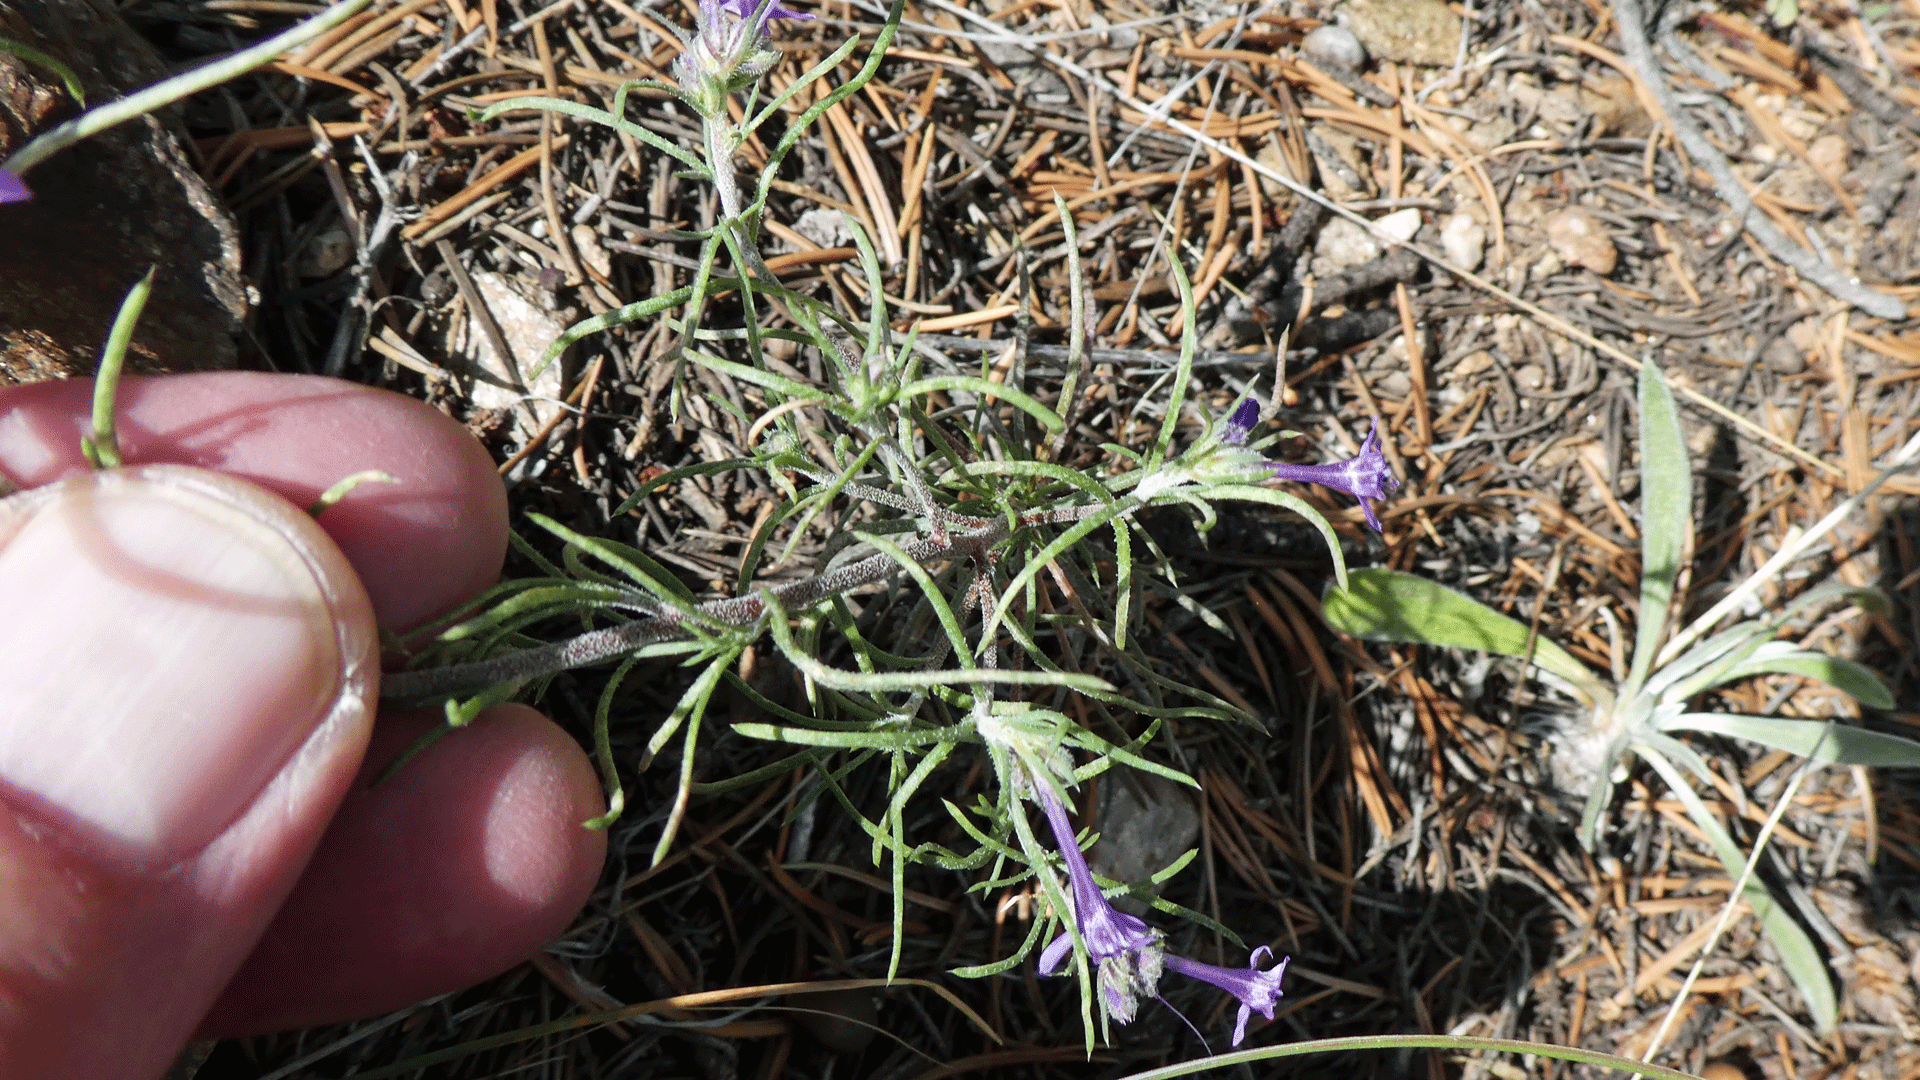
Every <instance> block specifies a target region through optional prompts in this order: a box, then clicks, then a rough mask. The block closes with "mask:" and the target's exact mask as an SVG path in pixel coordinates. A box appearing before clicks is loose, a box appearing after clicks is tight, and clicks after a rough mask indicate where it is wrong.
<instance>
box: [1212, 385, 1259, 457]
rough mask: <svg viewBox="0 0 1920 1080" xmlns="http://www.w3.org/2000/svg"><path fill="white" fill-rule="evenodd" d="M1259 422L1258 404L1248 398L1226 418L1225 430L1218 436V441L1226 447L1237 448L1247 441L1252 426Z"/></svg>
mask: <svg viewBox="0 0 1920 1080" xmlns="http://www.w3.org/2000/svg"><path fill="white" fill-rule="evenodd" d="M1259 420H1260V403H1259V402H1258V401H1255V400H1254V399H1253V398H1251V397H1249V398H1247V400H1245V401H1243V402H1241V403H1240V407H1239V408H1237V409H1235V410H1233V415H1232V416H1230V417H1228V418H1227V430H1226V433H1225V434H1223V435H1221V436H1220V441H1221V442H1223V443H1226V444H1227V445H1228V446H1239V445H1240V444H1241V443H1243V442H1246V441H1247V436H1248V435H1250V434H1252V432H1253V425H1254V424H1256V423H1258V422H1259Z"/></svg>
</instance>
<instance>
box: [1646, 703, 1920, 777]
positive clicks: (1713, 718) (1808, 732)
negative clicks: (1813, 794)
mask: <svg viewBox="0 0 1920 1080" xmlns="http://www.w3.org/2000/svg"><path fill="white" fill-rule="evenodd" d="M1660 726H1661V728H1662V729H1663V730H1666V731H1700V732H1705V733H1707V734H1710V735H1730V736H1732V737H1733V738H1736V739H1746V740H1747V741H1749V742H1757V743H1759V744H1760V745H1762V746H1771V747H1773V748H1774V749H1776V750H1785V751H1787V752H1788V753H1790V754H1799V755H1800V756H1801V757H1810V758H1812V759H1813V760H1815V761H1826V762H1833V763H1835V764H1839V765H1874V766H1879V767H1883V768H1906V769H1912V768H1920V742H1915V741H1914V740H1912V739H1903V738H1901V737H1900V736H1898V735H1886V734H1882V733H1881V732H1878V731H1868V730H1867V729H1866V728H1857V727H1851V726H1849V725H1846V724H1840V723H1835V722H1828V721H1821V720H1793V719H1789V718H1786V717H1779V716H1744V715H1741V714H1738V713H1681V714H1680V715H1678V716H1676V717H1673V718H1672V719H1670V720H1667V721H1665V722H1663V723H1662V724H1661V725H1660Z"/></svg>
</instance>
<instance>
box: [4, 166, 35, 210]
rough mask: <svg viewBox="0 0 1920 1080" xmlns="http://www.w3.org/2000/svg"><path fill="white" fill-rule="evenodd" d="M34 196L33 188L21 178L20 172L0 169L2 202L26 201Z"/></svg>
mask: <svg viewBox="0 0 1920 1080" xmlns="http://www.w3.org/2000/svg"><path fill="white" fill-rule="evenodd" d="M31 198H33V189H32V188H30V187H28V186H27V182H26V181H25V180H22V179H21V178H20V174H19V173H16V172H12V171H10V170H7V169H0V203H10V202H26V201H27V200H28V199H31Z"/></svg>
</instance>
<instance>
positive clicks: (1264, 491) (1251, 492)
mask: <svg viewBox="0 0 1920 1080" xmlns="http://www.w3.org/2000/svg"><path fill="white" fill-rule="evenodd" d="M1198 494H1199V495H1200V496H1201V497H1202V498H1206V499H1232V500H1234V501H1236V502H1257V503H1265V504H1267V505H1268V506H1279V507H1284V508H1286V509H1288V510H1291V511H1293V512H1294V513H1296V514H1298V515H1300V517H1301V518H1303V519H1304V520H1305V521H1306V523H1307V524H1309V525H1311V526H1313V527H1314V528H1316V529H1318V530H1320V538H1321V539H1323V540H1325V541H1326V542H1327V554H1328V555H1330V556H1332V558H1333V583H1334V584H1335V585H1338V586H1339V587H1340V588H1342V589H1344V588H1347V587H1348V582H1347V557H1346V556H1345V555H1342V554H1341V553H1340V537H1339V535H1338V534H1336V533H1335V532H1334V531H1333V526H1332V525H1331V524H1329V523H1328V521H1327V519H1326V518H1325V517H1323V516H1321V514H1320V511H1318V510H1315V509H1314V508H1313V507H1312V506H1310V505H1308V503H1307V501H1306V500H1305V499H1302V498H1301V497H1300V496H1298V495H1295V494H1293V493H1292V492H1290V491H1281V490H1280V489H1279V488H1270V487H1258V486H1255V485H1253V484H1207V485H1204V486H1202V487H1201V488H1199V489H1198Z"/></svg>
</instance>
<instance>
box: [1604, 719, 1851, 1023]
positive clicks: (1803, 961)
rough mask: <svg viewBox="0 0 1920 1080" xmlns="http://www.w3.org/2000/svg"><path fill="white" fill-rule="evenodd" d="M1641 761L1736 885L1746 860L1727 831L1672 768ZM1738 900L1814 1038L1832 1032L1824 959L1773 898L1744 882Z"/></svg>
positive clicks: (1651, 759) (1833, 1007) (1833, 1009)
mask: <svg viewBox="0 0 1920 1080" xmlns="http://www.w3.org/2000/svg"><path fill="white" fill-rule="evenodd" d="M1641 756H1643V757H1645V758H1646V759H1647V764H1649V765H1652V766H1653V768H1654V770H1655V771H1656V772H1658V773H1659V774H1660V777H1661V779H1663V780H1665V781H1666V782H1667V787H1668V788H1670V789H1671V790H1672V791H1673V793H1674V794H1675V795H1677V796H1679V798H1680V801H1681V803H1683V804H1684V805H1685V806H1686V808H1687V816H1689V817H1691V818H1693V823H1694V824H1695V825H1698V826H1700V831H1701V832H1703V833H1705V834H1706V835H1707V840H1708V842H1709V843H1711V844H1712V845H1713V850H1714V853H1715V854H1716V855H1718V856H1719V858H1720V863H1721V865H1723V866H1725V867H1726V868H1727V873H1728V874H1729V875H1730V876H1731V877H1732V878H1733V879H1734V880H1735V881H1738V880H1740V877H1741V875H1742V874H1743V873H1744V872H1745V869H1746V865H1747V856H1746V855H1745V854H1743V853H1742V852H1741V850H1740V846H1739V845H1738V844H1735V843H1734V842H1733V837H1731V836H1728V835H1727V830H1726V829H1724V828H1722V827H1721V825H1720V819H1718V818H1716V817H1714V816H1713V811H1711V810H1709V809H1707V805H1706V804H1705V803H1703V802H1701V801H1700V796H1699V795H1697V794H1695V792H1694V790H1693V787H1692V785H1690V784H1688V783H1687V781H1686V778H1685V777H1683V776H1681V775H1680V773H1679V771H1678V770H1676V769H1675V768H1674V767H1673V763H1672V762H1670V761H1668V760H1666V759H1665V758H1663V757H1661V756H1660V755H1659V754H1657V753H1649V752H1647V751H1645V750H1642V751H1641ZM1740 895H1741V898H1742V899H1744V900H1746V902H1747V904H1748V905H1749V906H1751V907H1752V908H1753V913H1754V916H1755V917H1756V918H1758V919H1759V920H1760V929H1761V931H1762V932H1763V933H1765V934H1766V935H1767V938H1768V940H1770V941H1772V942H1773V947H1774V950H1775V951H1776V952H1778V953H1779V954H1780V966H1781V967H1783V968H1785V969H1786V971H1787V977H1788V978H1790V979H1792V980H1793V984H1794V986H1796V987H1798V988H1799V990H1800V997H1801V999H1802V1000H1804V1001H1805V1002H1806V1004H1807V1011H1808V1012H1809V1013H1811V1014H1812V1015H1813V1019H1814V1023H1815V1025H1816V1026H1817V1027H1818V1028H1819V1030H1820V1034H1822V1035H1825V1034H1827V1033H1828V1032H1830V1031H1832V1030H1833V1025H1834V1024H1835V1023H1836V1022H1838V1020H1839V1018H1840V1007H1839V1004H1838V1002H1837V1001H1836V1000H1835V999H1834V994H1833V979H1832V976H1831V975H1829V974H1828V973H1827V964H1826V958H1825V957H1823V956H1821V955H1820V950H1819V949H1817V948H1815V947H1814V944H1813V940H1812V939H1811V938H1809V937H1807V932H1806V931H1805V930H1802V929H1801V928H1800V924H1799V923H1798V922H1795V921H1794V918H1793V916H1792V915H1789V914H1788V913H1787V910H1786V909H1785V908H1784V907H1782V906H1781V905H1780V904H1778V903H1776V902H1775V901H1774V899H1773V895H1772V894H1771V893H1769V892H1768V891H1767V889H1766V887H1765V886H1764V885H1762V884H1761V883H1760V882H1758V881H1755V880H1749V881H1748V882H1747V887H1746V888H1745V889H1742V890H1741V892H1740Z"/></svg>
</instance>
